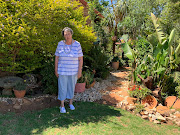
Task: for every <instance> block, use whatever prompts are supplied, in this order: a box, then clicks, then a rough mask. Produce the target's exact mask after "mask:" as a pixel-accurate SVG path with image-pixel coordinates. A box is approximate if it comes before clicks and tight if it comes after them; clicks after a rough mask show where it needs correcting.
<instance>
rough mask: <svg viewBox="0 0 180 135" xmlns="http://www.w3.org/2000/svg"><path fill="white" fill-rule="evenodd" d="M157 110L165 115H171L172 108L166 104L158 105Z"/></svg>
mask: <svg viewBox="0 0 180 135" xmlns="http://www.w3.org/2000/svg"><path fill="white" fill-rule="evenodd" d="M156 109H157V112H159V113H160V114H161V115H163V116H170V109H169V108H168V107H166V106H157V107H156Z"/></svg>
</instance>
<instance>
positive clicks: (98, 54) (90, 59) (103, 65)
mask: <svg viewBox="0 0 180 135" xmlns="http://www.w3.org/2000/svg"><path fill="white" fill-rule="evenodd" d="M108 59H109V58H108V56H107V55H106V53H105V52H104V51H103V49H102V48H101V47H100V46H99V45H95V46H93V47H92V49H91V51H90V52H89V53H88V54H86V55H84V65H86V66H88V67H90V69H93V70H96V74H95V77H99V78H102V79H105V78H107V76H108V75H109V68H108V64H109V63H108Z"/></svg>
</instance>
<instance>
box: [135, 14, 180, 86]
mask: <svg viewBox="0 0 180 135" xmlns="http://www.w3.org/2000/svg"><path fill="white" fill-rule="evenodd" d="M151 19H152V21H153V24H154V27H155V30H156V33H155V34H156V36H154V34H152V35H149V36H148V41H149V43H150V44H151V46H152V49H153V53H152V54H147V55H145V57H144V59H143V61H141V62H140V64H139V65H138V67H137V72H138V73H140V71H142V70H145V71H146V76H150V75H151V76H153V78H154V80H155V81H156V82H158V84H159V85H160V83H161V82H162V80H163V76H164V74H167V73H169V72H171V70H173V69H175V68H176V67H177V65H178V64H179V63H180V60H179V58H180V57H179V54H180V44H179V45H178V46H177V48H176V49H175V48H174V47H173V45H172V43H173V40H174V36H175V30H174V29H173V30H172V31H171V33H170V36H167V35H166V34H164V33H163V31H162V30H161V27H160V26H159V24H158V23H157V21H158V19H157V18H156V16H155V15H154V14H153V13H151ZM155 38H157V40H156V39H155ZM155 41H157V42H155Z"/></svg>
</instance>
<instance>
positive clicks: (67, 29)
mask: <svg viewBox="0 0 180 135" xmlns="http://www.w3.org/2000/svg"><path fill="white" fill-rule="evenodd" d="M65 31H69V32H71V34H72V35H73V30H72V29H71V28H69V27H65V28H64V29H63V30H62V36H63V37H64V32H65Z"/></svg>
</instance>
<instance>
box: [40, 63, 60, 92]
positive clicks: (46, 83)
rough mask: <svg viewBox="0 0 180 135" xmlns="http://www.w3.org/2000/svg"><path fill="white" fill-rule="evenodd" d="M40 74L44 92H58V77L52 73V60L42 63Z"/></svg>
mask: <svg viewBox="0 0 180 135" xmlns="http://www.w3.org/2000/svg"><path fill="white" fill-rule="evenodd" d="M40 74H41V75H42V77H43V78H42V85H43V89H44V93H46V94H57V93H58V78H57V77H56V75H55V74H54V60H53V61H49V62H47V63H46V64H45V65H44V68H42V70H41V72H40Z"/></svg>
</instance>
